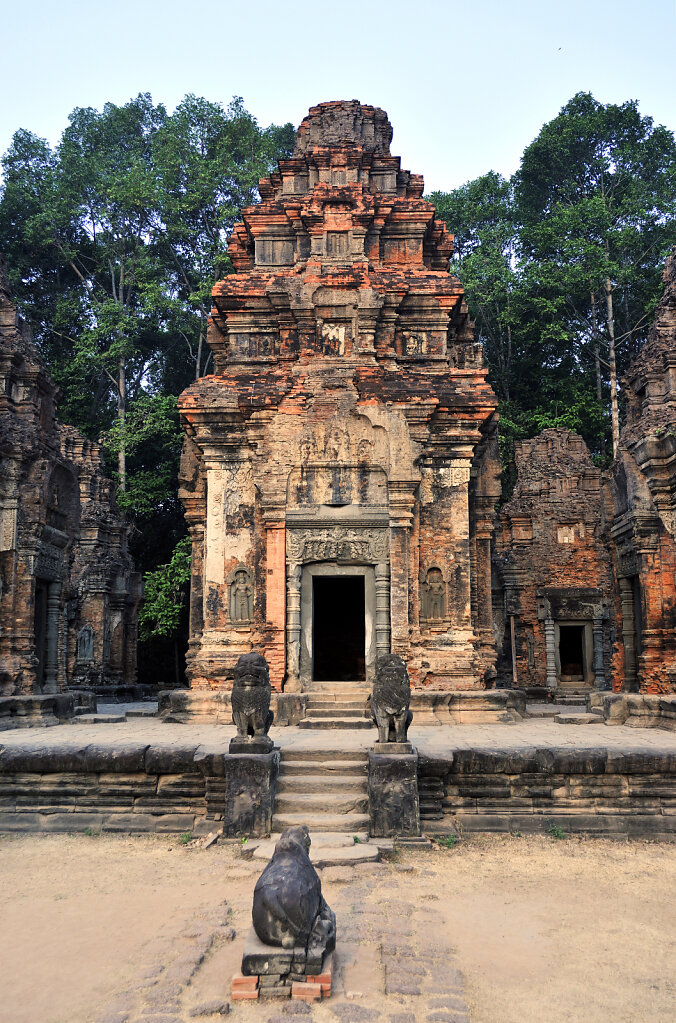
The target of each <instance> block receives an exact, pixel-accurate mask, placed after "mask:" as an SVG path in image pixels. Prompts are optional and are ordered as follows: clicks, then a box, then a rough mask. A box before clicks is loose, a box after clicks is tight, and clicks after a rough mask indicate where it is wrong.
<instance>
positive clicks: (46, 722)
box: [0, 693, 75, 729]
mask: <svg viewBox="0 0 676 1023" xmlns="http://www.w3.org/2000/svg"><path fill="white" fill-rule="evenodd" d="M74 713H75V701H74V699H73V696H72V694H71V693H35V694H29V695H27V696H0V729H4V728H40V727H42V728H46V727H49V726H50V725H58V724H59V723H60V722H61V721H68V720H70V719H71V718H72V717H73V715H74Z"/></svg>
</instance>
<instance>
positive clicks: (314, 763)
mask: <svg viewBox="0 0 676 1023" xmlns="http://www.w3.org/2000/svg"><path fill="white" fill-rule="evenodd" d="M290 755H293V754H290ZM321 755H322V757H323V756H325V754H324V752H323V751H322V754H321ZM364 773H365V765H364V761H363V760H356V759H355V760H340V761H338V762H337V763H336V762H335V761H333V760H288V761H286V763H284V764H283V765H282V767H281V768H280V772H279V777H280V778H290V777H291V776H294V777H295V776H296V775H299V776H301V777H302V776H310V777H316V776H318V775H319V776H321V777H322V779H323V781H324V783H325V784H333V782H334V781H335V780H336V778H345V776H346V775H348V776H349V775H355V774H356V775H364Z"/></svg>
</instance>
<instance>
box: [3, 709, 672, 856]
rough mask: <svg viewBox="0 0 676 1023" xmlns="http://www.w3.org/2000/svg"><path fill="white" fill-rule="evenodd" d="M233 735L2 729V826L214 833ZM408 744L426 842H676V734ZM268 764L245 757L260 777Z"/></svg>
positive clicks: (478, 731)
mask: <svg viewBox="0 0 676 1023" xmlns="http://www.w3.org/2000/svg"><path fill="white" fill-rule="evenodd" d="M234 733H235V729H234V726H227V725H206V724H204V725H197V724H195V725H190V724H185V725H172V724H166V723H163V722H160V721H159V720H157V719H154V718H143V719H141V718H139V719H132V720H127V721H124V722H119V723H115V724H107V723H99V724H83V723H75V724H64V725H60V726H57V727H52V728H47V729H45V728H35V729H33V728H27V729H22V730H17V731H7V732H0V830H2V831H31V830H49V831H77V830H84V829H86V828H91V829H92V830H104V831H121V832H127V831H129V832H134V831H163V832H183V831H193V832H194V833H197V834H199V833H204V832H206V831H212V830H220V829H221V828H222V827H223V825H224V823H225V824H226V825H227V822H228V809H227V806H226V799H225V792H226V788H227V786H226V781H227V778H228V776H229V772H231V771H232V769H233V767H234V768H236V771H235V773H237V772H238V771H240V772H241V769H242V768H244V767H245V765H244V764H243V763H242V760H243V758H238V757H231V756H230V755H229V754H228V752H227V750H228V742H229V740H230V738H231V737H232V736H233V735H234ZM375 737H376V732H375V730H368V731H340V730H334V731H332V732H331V733H330V734H327V732H326V731H319V730H317V731H314V730H312V729H300V728H296V727H293V726H290V727H286V728H281V729H278V730H273V738H274V740H275V742H276V743H277V745H278V746H279V747H280V748H281V751H282V754H288V753H296V752H297V753H304V752H305V753H307V752H312V751H316V752H318V751H324V752H325V754H326V756H325V758H324V759H325V760H326V761H329V760H331V758H332V756H336V757H341V756H342V757H343V758H346V757H348V758H349V755H350V753H351V752H354V753H355V754H357V753H359V754H362V755H363V753H365V752H366V751H367V750H368V749H370V748H371V747H372V745H373V742H374V739H375ZM409 738H410V740H411V742H412V743H413V745H414V746H415V747H416V748H417V750H418V754H419V768H418V781H419V791H420V806H421V818H422V823H423V829H424V831H425V833H427V834H435V833H443V832H445V831H449V830H453V829H454V828H455V829H458V828H461V829H465V830H472V831H509V830H512V831H515V830H519V831H524V832H525V831H546V830H547V829H548V828H551V827H552V825H556V826H558V827H561V828H562V829H563V830H564V831H567V832H573V831H575V832H586V833H590V834H603V835H621V836H627V835H629V836H631V835H635V836H639V835H641V836H655V837H663V838H670V837H672V836H674V835H676V732H673V731H668V730H663V729H658V728H635V727H633V728H628V727H624V726H613V727H608V726H607V725H604V724H602V723H599V724H587V725H564V724H560V723H557V722H554V721H552V720H547V719H542V720H537V719H530V720H525V721H522V722H517V723H514V724H483V725H460V726H439V727H424V726H417V727H416V726H415V725H413V726H412V727H411V729H410V730H409ZM273 756H274V755H273ZM262 759H263V758H260V757H258V758H257V757H248V758H247V760H249V761H251V762H256V763H254V765H253V766H254V768H255V769H256V770H258V769H259V768H262V764H260V763H258V762H259V761H261V760H262ZM275 772H276V769H275V771H273V781H272V784H273V787H274V777H275ZM273 797H274V793H273ZM346 830H349V827H348V828H347V829H346ZM226 833H227V828H226ZM259 833H260V829H259Z"/></svg>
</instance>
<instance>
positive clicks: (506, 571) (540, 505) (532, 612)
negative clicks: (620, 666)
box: [495, 429, 622, 687]
mask: <svg viewBox="0 0 676 1023" xmlns="http://www.w3.org/2000/svg"><path fill="white" fill-rule="evenodd" d="M515 458H516V465H517V472H518V476H517V482H516V486H515V490H514V495H513V497H512V499H511V500H510V501H509V502H508V503H507V504H505V505H504V506H503V508H502V509H501V513H500V529H499V534H498V537H497V540H496V551H495V568H496V571H497V573H498V577H499V581H500V590H499V594H498V600H502V601H504V611H505V616H504V620H503V622H502V623H501V629H502V644H501V651H500V658H499V671H500V675H501V678H502V680H503V682H506V683H508V684H511V682H512V680H513V677H514V676H513V671H512V655H511V622H510V617H511V616H513V617H514V640H515V647H516V682H517V684H518V685H519V686H523V687H544V686H546V685H547V656H546V644H545V625H546V618H547V617H551V618H553V619H556V621H557V622H558V621H561V623H562V624H565V622H566V621H576V622H586V621H589V622H591V621H592V620H593V618H594V617H596V618H597V619H601V621H602V626H601V627H602V637H603V639H602V643H603V666H604V674H605V678H606V681H608V680H609V679H610V678H611V677H612V682H613V684H614V685H615V686H619V685H620V684H621V681H622V675H621V672H618V671H617V664H616V662H614V661H612V654H613V645H614V643H615V642H616V637H617V603H616V598H615V584H614V579H613V564H612V552H611V549H610V538H609V536H608V532H607V529H606V519H605V516H606V511H605V508H604V504H603V500H602V491H601V473H600V471H599V470H598V469H597V468H596V467H595V466H594V464H593V463H592V460H591V457H590V455H589V451H588V450H587V447H586V445H585V443H584V441H583V440H582V438H581V437H579V436H578V435H577V434H575V433H572V432H571V431H569V430H565V429H552V430H544V431H543V432H542V433H541V434H540V435H539V436H538V437H535V438H532V439H531V440H525V441H521V442H519V443H517V445H516V451H515ZM551 605H553V606H551ZM589 667H590V668H591V667H592V666H591V665H590V666H589ZM613 669H614V671H613ZM550 681H551V679H550Z"/></svg>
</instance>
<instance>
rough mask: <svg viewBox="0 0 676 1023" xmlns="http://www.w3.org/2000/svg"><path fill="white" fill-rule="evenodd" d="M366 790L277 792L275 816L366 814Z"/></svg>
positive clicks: (367, 806)
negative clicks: (294, 814)
mask: <svg viewBox="0 0 676 1023" xmlns="http://www.w3.org/2000/svg"><path fill="white" fill-rule="evenodd" d="M368 808H369V797H368V792H345V791H344V790H342V789H341V791H340V792H326V791H325V792H289V793H281V794H280V793H277V796H276V797H275V816H277V814H278V813H280V814H282V815H284V814H286V813H298V814H304V815H305V816H307V815H308V814H310V815H312V816H314V815H315V814H321V813H326V814H328V815H329V816H332V817H335V816H339V815H341V814H353V813H363V814H367V815H368Z"/></svg>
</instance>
